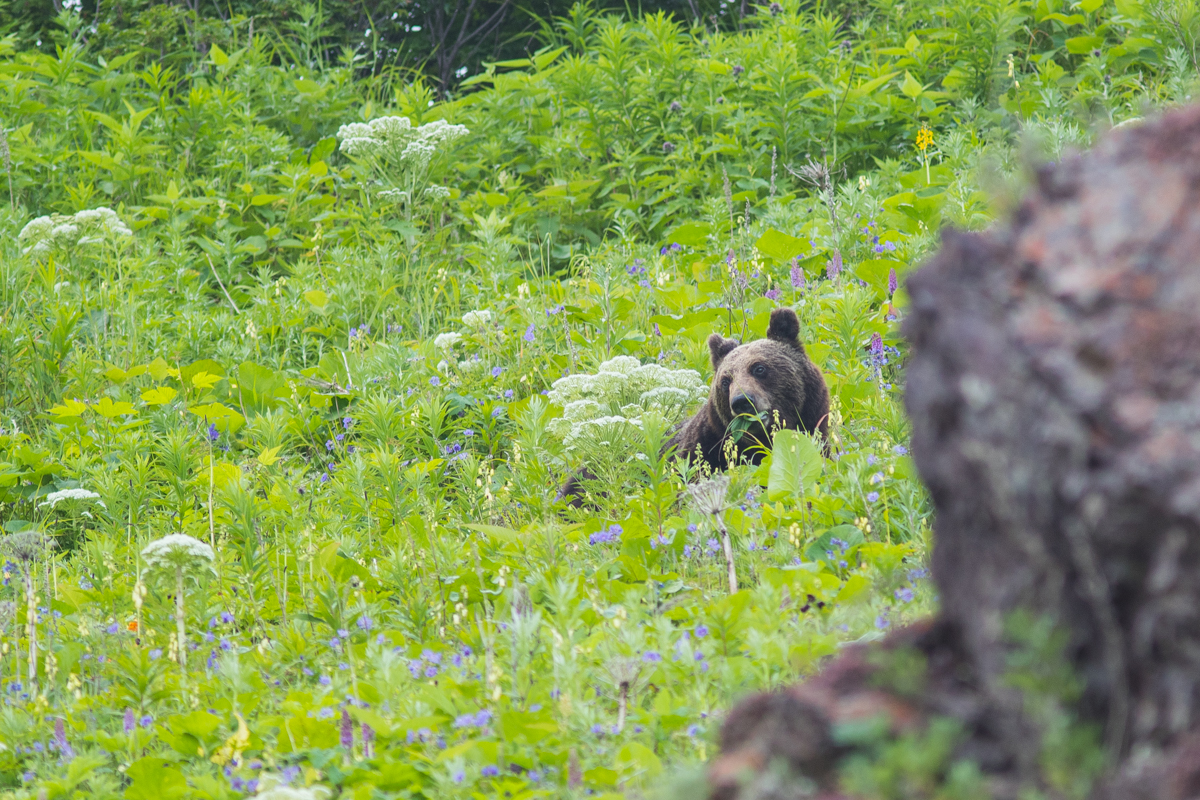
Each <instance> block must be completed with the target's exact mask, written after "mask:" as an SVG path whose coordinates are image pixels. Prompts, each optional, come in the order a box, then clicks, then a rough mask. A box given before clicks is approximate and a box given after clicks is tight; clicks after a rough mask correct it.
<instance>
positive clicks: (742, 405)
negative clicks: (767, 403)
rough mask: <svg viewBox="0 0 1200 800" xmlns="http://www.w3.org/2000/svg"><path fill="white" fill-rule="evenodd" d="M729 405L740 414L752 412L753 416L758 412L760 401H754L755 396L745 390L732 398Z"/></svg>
mask: <svg viewBox="0 0 1200 800" xmlns="http://www.w3.org/2000/svg"><path fill="white" fill-rule="evenodd" d="M729 407H730V408H731V409H733V413H734V414H738V415H741V414H750V415H752V416H753V415H754V414H757V413H758V403H756V402H755V401H754V398H753V397H751V396H750V395H748V394H746V393H745V392H742V393H741V394H739V395H738V396H737V397H735V398H733V399H732V400H730V401H729Z"/></svg>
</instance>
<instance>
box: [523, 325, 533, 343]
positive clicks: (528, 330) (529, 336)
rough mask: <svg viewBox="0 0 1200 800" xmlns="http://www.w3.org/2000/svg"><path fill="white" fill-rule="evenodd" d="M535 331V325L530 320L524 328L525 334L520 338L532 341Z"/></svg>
mask: <svg viewBox="0 0 1200 800" xmlns="http://www.w3.org/2000/svg"><path fill="white" fill-rule="evenodd" d="M535 333H537V326H536V325H534V324H533V323H532V322H531V323H529V327H528V328H526V329H525V335H524V336H522V337H521V338H522V339H524V340H525V341H527V342H532V341H533V340H534V334H535Z"/></svg>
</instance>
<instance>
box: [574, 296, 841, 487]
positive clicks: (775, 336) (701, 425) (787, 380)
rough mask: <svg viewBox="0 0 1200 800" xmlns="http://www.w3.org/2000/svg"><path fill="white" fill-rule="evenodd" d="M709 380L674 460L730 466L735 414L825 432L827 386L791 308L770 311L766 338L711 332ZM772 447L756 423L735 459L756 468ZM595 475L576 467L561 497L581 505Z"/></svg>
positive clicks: (675, 442)
mask: <svg viewBox="0 0 1200 800" xmlns="http://www.w3.org/2000/svg"><path fill="white" fill-rule="evenodd" d="M708 349H709V352H710V353H711V355H712V365H713V372H714V377H713V382H712V389H711V390H710V392H709V395H708V400H707V401H705V403H704V405H703V406H701V408H700V409H699V410H698V411H697V412H696V414H695V415H694V416H692V418H691V419H689V420H687V421H686V422H684V423H683V424H682V425H681V426H680V427H679V429H678V430H677V431H676V432H675V435H674V436H672V437H671V440H670V441H669V442H668V443H667V447H674V448H675V455H676V457H679V458H688V459H692V458H695V457H696V455H697V453H699V456H700V457H701V458H702V459H703V460H704V461H706V462H707V463H708V465H709V466H710V467H711V468H712V469H713V470H723V469H725V468H726V467H728V466H729V459H728V455H729V453H730V452H731V451H730V449H729V448H728V447H727V445H726V440H727V439H728V438H729V426H730V424H731V423H732V422H733V420H734V417H736V416H738V415H739V413H750V414H753V413H755V412H758V413H761V414H763V415H765V419H766V421H767V423H768V426H769V427H771V428H774V427H775V426H776V425H779V426H780V427H784V428H790V429H792V430H801V431H805V432H807V433H820V434H821V436H822V437H824V436H825V435H826V433H827V431H828V417H829V389H828V388H827V387H826V386H825V378H824V377H823V376H822V375H821V371H820V370H819V369H817V367H816V365H815V364H813V363H812V360H811V359H809V357H808V353H807V352H806V351H805V349H804V345H803V344H801V342H800V320H799V318H798V317H797V316H796V312H795V311H793V310H792V309H790V308H777V309H775V310H774V311H772V312H771V322H770V324H769V325H768V327H767V338H765V339H759V340H757V341H753V342H749V343H747V344H740V343H739V342H738V341H737V340H735V339H726V338H724V337H723V336H721V335H720V334H717V333H714V334H713V335H712V336H710V337H708ZM770 446H771V436H770V435H769V433H768V430H767V429H766V428H764V426H762V425H761V424H755V425H753V426H751V427H750V429H749V430H747V431H746V432H745V433H744V434H743V436H742V439H741V441H740V442H739V443H738V445H737V449H738V454H739V455H741V456H743V457H745V458H746V459H747V460H749V461H750V462H752V463H755V464H757V463H758V462H759V461H761V460H762V457H763V455H764V454H765V453H766V451H767V450H768V449H770ZM593 477H594V476H593V475H592V474H591V473H590V472H589V471H588V470H587V469H586V468H584V469H582V470H580V471H579V472H577V473H576V474H575V475H573V476H572V477H571V478H570V479H568V480H567V482H566V483H565V484H563V487H562V489H561V490H560V491H559V497H560V498H571V499H570V503H571V505H573V506H578V505H580V502H581V497H582V495H583V486H582V483H581V482H582V481H584V480H587V479H590V478H593Z"/></svg>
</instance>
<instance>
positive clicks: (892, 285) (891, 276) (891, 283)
mask: <svg viewBox="0 0 1200 800" xmlns="http://www.w3.org/2000/svg"><path fill="white" fill-rule="evenodd" d="M897 286H899V281H898V280H897V278H896V268H895V267H892V268H891V269H890V270H888V297H891V296H892V295H894V294H895V293H896V288H897Z"/></svg>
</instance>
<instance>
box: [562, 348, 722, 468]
mask: <svg viewBox="0 0 1200 800" xmlns="http://www.w3.org/2000/svg"><path fill="white" fill-rule="evenodd" d="M707 395H708V386H707V385H706V384H705V383H704V382H703V381H702V380H701V378H700V373H699V372H696V371H695V370H693V369H667V368H666V367H664V366H662V365H661V364H653V363H652V364H642V363H641V362H640V361H638V360H637V359H636V358H634V357H632V356H617V357H616V358H613V359H610V360H608V361H605V362H604V363H603V364H601V365H600V371H599V372H598V373H597V374H595V375H568V376H567V377H565V378H560V379H559V380H557V381H555V382H554V385H553V387H552V388H551V389H550V393H549V398H550V401H551V402H553V403H556V404H558V405H560V406H562V408H563V415H562V416H561V417H559V418H558V419H555V420H552V421H551V423H550V426H549V429H550V432H551V433H553V434H554V435H555V436H558V437H559V438H561V439H562V440H563V442H564V443H565V444H566V445H567V447H568V449H571V448H573V447H574V446H575V445H577V444H582V443H583V442H584V441H585V440H586V441H588V442H592V443H594V444H598V445H602V446H607V445H611V444H613V443H614V441H616V440H617V439H619V438H621V437H623V436H626V435H630V434H632V433H634V432H635V430H634V429H637V428H640V427H641V424H642V415H643V414H644V413H646V412H647V411H651V410H653V411H655V412H657V413H658V414H660V415H662V416H663V417H664V418H666V419H668V420H669V421H670V420H678V419H679V418H681V417H682V416H683V414H684V413H685V412H686V411H687V409H688V407H689V406H690V405H691V404H693V403H695V402H698V401H701V400H703V399H704V398H705V397H706V396H707Z"/></svg>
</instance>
